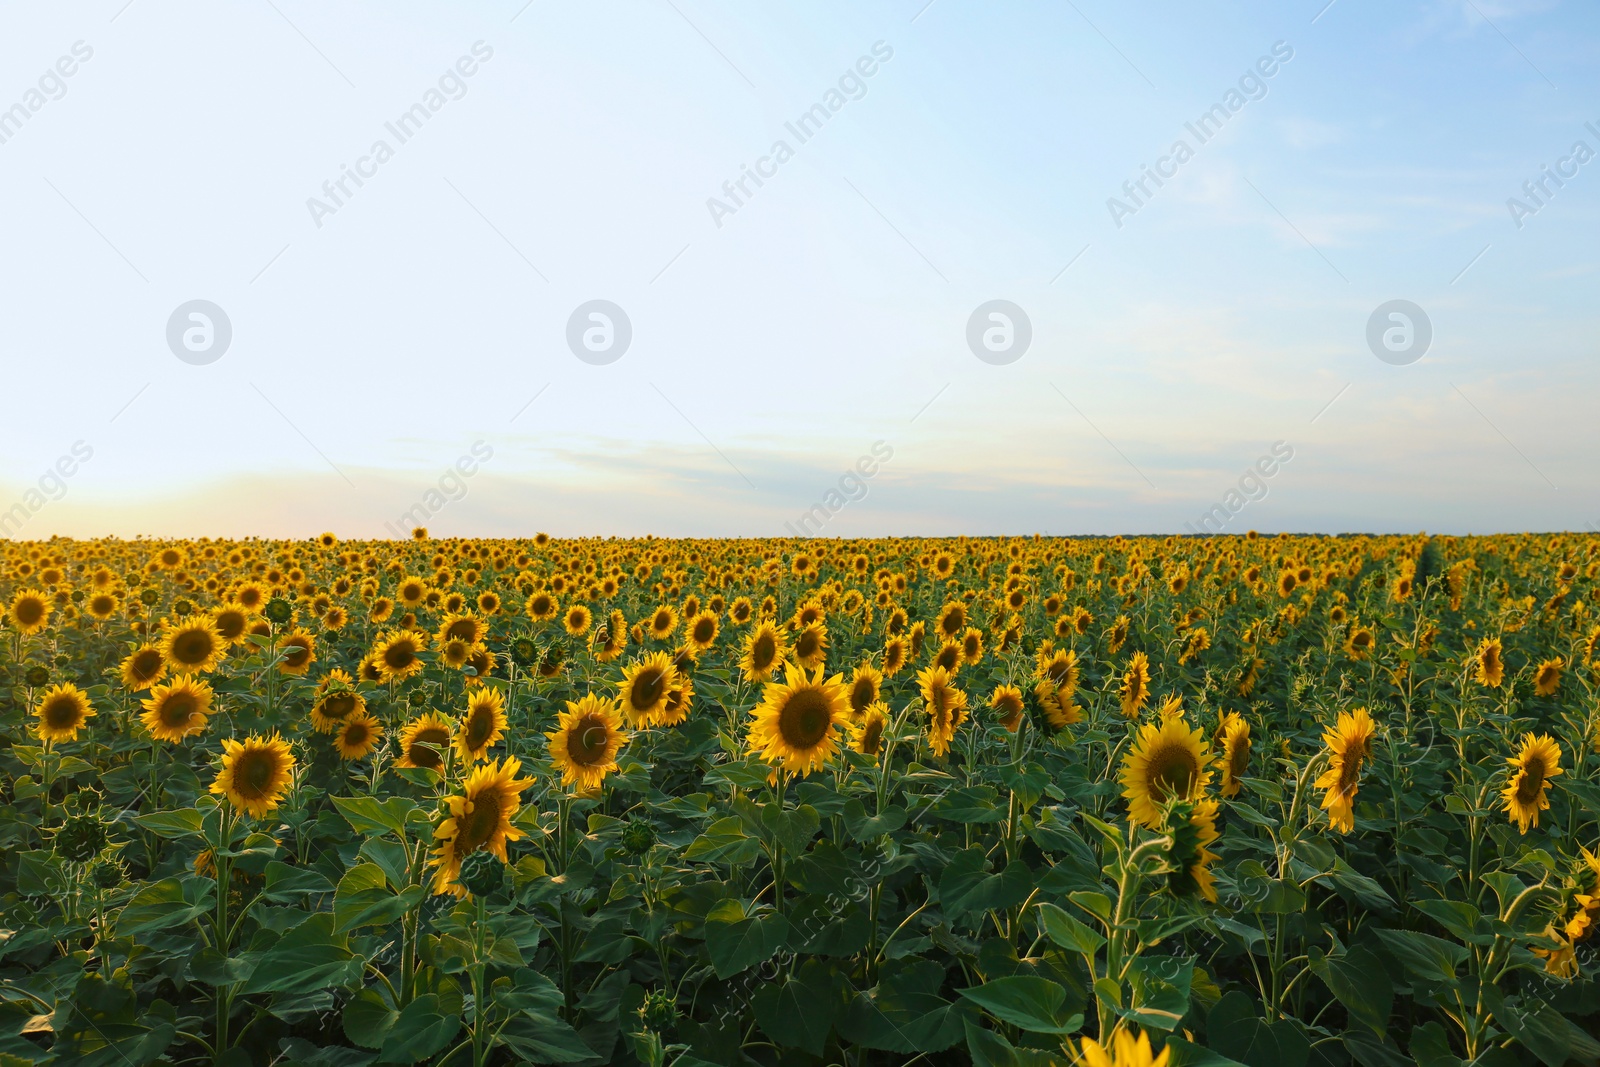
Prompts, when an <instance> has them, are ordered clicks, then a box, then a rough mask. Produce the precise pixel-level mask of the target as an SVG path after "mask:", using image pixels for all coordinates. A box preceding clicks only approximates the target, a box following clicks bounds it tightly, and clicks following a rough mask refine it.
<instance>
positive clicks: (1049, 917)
mask: <svg viewBox="0 0 1600 1067" xmlns="http://www.w3.org/2000/svg"><path fill="white" fill-rule="evenodd" d="M1039 923H1040V925H1041V926H1042V927H1043V928H1044V932H1045V936H1047V937H1048V938H1050V940H1051V941H1053V942H1055V943H1056V944H1057V945H1059V946H1061V947H1062V948H1064V949H1067V950H1068V951H1071V952H1076V953H1079V954H1080V955H1084V956H1093V955H1094V954H1095V953H1096V952H1099V951H1100V948H1101V946H1102V945H1104V944H1105V943H1106V939H1105V938H1103V937H1101V936H1100V935H1099V934H1097V933H1095V932H1094V931H1093V930H1091V929H1089V927H1087V926H1085V925H1084V924H1083V923H1081V922H1079V921H1078V920H1077V919H1075V918H1073V917H1072V915H1071V914H1069V913H1068V912H1066V911H1064V910H1063V909H1061V908H1058V907H1056V905H1054V904H1040V905H1039Z"/></svg>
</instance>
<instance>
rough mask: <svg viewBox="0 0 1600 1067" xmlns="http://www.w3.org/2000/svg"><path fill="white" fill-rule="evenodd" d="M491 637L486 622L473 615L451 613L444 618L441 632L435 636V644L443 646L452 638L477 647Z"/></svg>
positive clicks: (440, 628) (440, 626)
mask: <svg viewBox="0 0 1600 1067" xmlns="http://www.w3.org/2000/svg"><path fill="white" fill-rule="evenodd" d="M488 636H489V627H488V626H487V625H485V624H484V621H483V620H482V619H480V618H478V617H477V616H476V615H473V614H472V613H471V612H468V613H466V614H455V613H450V614H447V615H446V616H445V617H444V622H442V623H440V624H439V632H438V634H436V635H435V636H434V639H433V641H434V644H437V645H442V644H444V643H445V642H446V641H449V640H451V639H452V638H453V639H455V640H458V641H464V642H466V643H467V644H469V645H475V644H477V643H478V642H479V641H482V640H483V639H484V638H486V637H488Z"/></svg>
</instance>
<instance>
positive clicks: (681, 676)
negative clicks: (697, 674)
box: [651, 670, 694, 726]
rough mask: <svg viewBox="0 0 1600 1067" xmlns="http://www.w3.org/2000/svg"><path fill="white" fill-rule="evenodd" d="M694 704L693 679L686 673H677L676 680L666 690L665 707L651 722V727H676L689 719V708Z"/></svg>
mask: <svg viewBox="0 0 1600 1067" xmlns="http://www.w3.org/2000/svg"><path fill="white" fill-rule="evenodd" d="M693 703H694V679H692V678H690V677H689V675H688V673H687V672H686V671H683V670H680V671H679V672H678V680H677V682H676V683H675V684H674V685H673V687H672V688H671V689H669V690H667V706H666V707H665V708H662V709H661V713H660V714H659V715H657V716H656V717H655V718H654V719H652V720H651V725H653V726H677V725H679V724H680V723H683V722H684V721H686V720H687V719H688V718H689V708H690V706H691V705H692V704H693Z"/></svg>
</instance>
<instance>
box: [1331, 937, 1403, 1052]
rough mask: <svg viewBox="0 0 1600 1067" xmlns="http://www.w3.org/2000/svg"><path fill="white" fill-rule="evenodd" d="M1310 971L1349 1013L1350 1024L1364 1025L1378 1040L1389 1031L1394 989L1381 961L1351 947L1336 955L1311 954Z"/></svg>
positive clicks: (1369, 951)
mask: <svg viewBox="0 0 1600 1067" xmlns="http://www.w3.org/2000/svg"><path fill="white" fill-rule="evenodd" d="M1311 970H1312V972H1313V973H1315V974H1316V976H1317V977H1318V978H1320V979H1322V982H1323V984H1324V985H1326V986H1327V987H1328V991H1329V992H1330V993H1332V994H1333V995H1334V997H1335V998H1337V999H1338V1001H1339V1003H1340V1004H1343V1005H1344V1006H1345V1010H1346V1011H1348V1012H1349V1013H1350V1021H1351V1022H1353V1023H1357V1024H1359V1025H1361V1026H1365V1027H1366V1028H1367V1029H1369V1030H1371V1031H1372V1032H1373V1033H1374V1034H1375V1035H1377V1036H1378V1037H1380V1038H1381V1037H1383V1036H1384V1035H1385V1034H1386V1033H1387V1032H1388V1029H1389V1012H1390V1011H1391V1010H1392V1009H1393V1007H1394V986H1393V984H1392V983H1390V981H1389V972H1388V971H1386V970H1384V967H1383V961H1382V960H1380V959H1379V958H1378V957H1377V955H1376V954H1375V953H1374V952H1373V951H1372V950H1371V949H1369V948H1367V947H1366V946H1364V945H1351V946H1350V947H1349V948H1348V949H1347V950H1346V951H1345V952H1343V953H1342V954H1340V955H1337V956H1323V955H1321V954H1320V953H1315V952H1314V953H1313V955H1312V956H1311Z"/></svg>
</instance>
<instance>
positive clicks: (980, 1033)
mask: <svg viewBox="0 0 1600 1067" xmlns="http://www.w3.org/2000/svg"><path fill="white" fill-rule="evenodd" d="M965 1029H966V1033H967V1052H969V1053H970V1054H971V1055H972V1063H973V1067H1059V1064H1060V1063H1061V1062H1062V1061H1061V1057H1060V1056H1057V1055H1055V1054H1053V1053H1051V1052H1050V1051H1049V1050H1047V1049H1042V1048H1017V1047H1016V1046H1015V1045H1013V1044H1012V1043H1011V1042H1009V1041H1007V1040H1006V1039H1005V1038H1004V1037H1001V1036H1000V1035H999V1034H997V1033H995V1032H994V1031H992V1030H985V1029H984V1028H983V1027H981V1026H979V1025H978V1024H977V1023H975V1022H973V1021H972V1020H971V1019H968V1020H966V1027H965Z"/></svg>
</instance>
